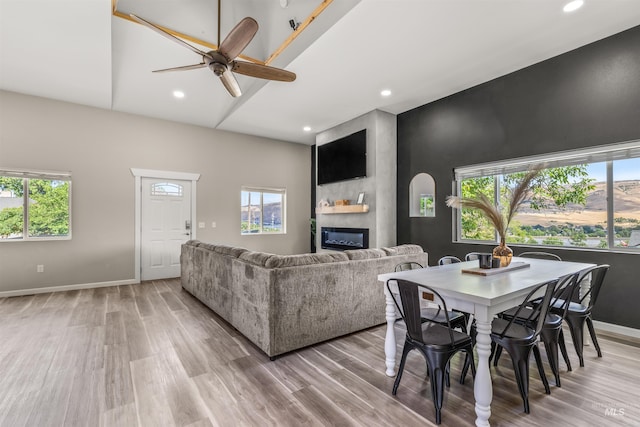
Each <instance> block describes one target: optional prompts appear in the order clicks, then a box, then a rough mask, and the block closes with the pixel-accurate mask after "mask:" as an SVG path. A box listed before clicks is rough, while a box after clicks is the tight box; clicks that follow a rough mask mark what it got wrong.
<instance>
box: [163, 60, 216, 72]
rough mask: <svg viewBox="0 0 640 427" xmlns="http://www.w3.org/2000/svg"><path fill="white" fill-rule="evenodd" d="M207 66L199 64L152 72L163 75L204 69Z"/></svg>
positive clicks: (202, 63)
mask: <svg viewBox="0 0 640 427" xmlns="http://www.w3.org/2000/svg"><path fill="white" fill-rule="evenodd" d="M206 66H207V64H205V63H204V62H201V63H200V64H193V65H183V66H182V67H173V68H163V69H162V70H153V72H154V73H164V72H166V71H186V70H195V69H198V68H203V67H206Z"/></svg>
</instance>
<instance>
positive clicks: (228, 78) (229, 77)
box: [220, 70, 242, 98]
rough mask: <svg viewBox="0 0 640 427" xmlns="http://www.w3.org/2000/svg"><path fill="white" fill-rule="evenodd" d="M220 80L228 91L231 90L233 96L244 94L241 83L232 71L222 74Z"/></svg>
mask: <svg viewBox="0 0 640 427" xmlns="http://www.w3.org/2000/svg"><path fill="white" fill-rule="evenodd" d="M220 80H221V81H222V84H223V85H224V87H225V88H226V89H227V91H229V93H230V94H231V96H233V97H234V98H237V97H238V96H240V95H242V91H241V90H240V85H239V84H238V81H237V80H236V78H235V77H234V76H233V73H232V72H231V71H229V70H227V71H225V72H224V73H222V74H220Z"/></svg>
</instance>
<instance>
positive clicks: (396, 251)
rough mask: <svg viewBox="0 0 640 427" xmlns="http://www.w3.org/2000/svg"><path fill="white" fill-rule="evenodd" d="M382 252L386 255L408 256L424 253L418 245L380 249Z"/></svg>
mask: <svg viewBox="0 0 640 427" xmlns="http://www.w3.org/2000/svg"><path fill="white" fill-rule="evenodd" d="M382 250H383V251H385V252H386V253H387V255H408V254H419V253H422V252H424V251H423V249H422V247H421V246H420V245H410V244H407V245H399V246H392V247H390V248H382Z"/></svg>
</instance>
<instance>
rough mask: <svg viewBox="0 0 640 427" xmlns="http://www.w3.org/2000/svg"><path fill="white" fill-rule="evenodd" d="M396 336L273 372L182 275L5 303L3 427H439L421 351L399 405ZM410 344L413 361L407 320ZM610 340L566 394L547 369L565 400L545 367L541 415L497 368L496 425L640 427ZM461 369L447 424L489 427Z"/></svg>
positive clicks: (298, 360)
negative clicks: (392, 345)
mask: <svg viewBox="0 0 640 427" xmlns="http://www.w3.org/2000/svg"><path fill="white" fill-rule="evenodd" d="M381 291H382V290H381ZM384 333H385V326H384V325H381V326H378V327H375V328H372V329H369V330H366V331H362V332H359V333H355V334H352V335H349V336H346V337H342V338H338V339H335V340H332V341H329V342H325V343H322V344H319V345H315V346H312V347H309V348H306V349H303V350H300V351H296V352H293V353H290V354H287V355H284V356H281V357H279V358H278V359H277V360H275V361H273V362H272V361H270V360H269V358H268V357H266V356H265V355H264V354H263V353H261V352H260V351H259V350H258V349H257V348H256V347H254V346H253V345H252V344H251V343H250V342H249V341H247V340H246V339H244V338H243V337H242V336H241V335H240V334H239V333H238V332H237V331H235V330H234V329H233V328H232V327H231V326H229V325H228V324H227V323H225V322H224V321H223V320H221V319H220V318H219V317H218V316H216V315H215V314H213V312H211V311H210V310H209V309H208V308H207V307H205V306H204V305H203V304H201V303H200V302H198V301H197V300H196V299H195V298H193V297H192V296H191V295H190V294H188V293H187V292H185V291H183V290H182V289H181V287H180V282H179V280H177V279H174V280H164V281H153V282H145V283H142V284H140V285H126V286H117V287H109V288H97V289H86V290H79V291H68V292H57V293H47V294H37V295H32V296H23V297H14V298H4V299H0V425H1V426H8V427H18V426H38V427H43V426H125V427H126V426H138V425H140V426H174V425H175V426H194V427H195V426H210V425H214V426H215V425H220V426H302V425H312V426H321V425H327V426H329V425H330V426H352V425H353V426H420V425H432V422H433V420H434V409H433V404H432V401H431V391H430V384H429V379H428V377H427V378H426V377H425V373H426V370H425V362H424V359H422V357H421V356H420V355H419V354H418V353H417V352H412V353H411V354H410V356H409V359H408V363H407V369H406V371H405V374H404V376H403V379H402V382H401V384H400V388H399V390H398V395H397V397H393V396H391V387H392V384H393V378H389V377H387V376H386V375H385V374H384ZM396 335H397V338H398V357H399V356H400V349H401V346H402V343H403V341H404V331H403V325H402V323H401V322H399V323H397V324H396ZM567 335H568V334H567ZM599 338H600V344H601V347H602V350H603V353H604V357H603V358H597V357H595V350H594V348H593V346H588V347H586V348H585V365H586V366H585V367H583V368H580V367H579V366H578V359H577V357H576V356H575V352H574V350H573V348H572V347H571V344H570V343H568V346H569V349H570V355H571V357H572V359H571V360H572V363H573V365H574V366H573V368H574V369H573V371H572V372H567V370H566V367H565V366H564V363H563V362H561V370H562V372H561V378H562V387H561V388H557V387H555V386H554V385H553V380H552V377H551V373H550V371H549V369H548V366H547V373H548V377H549V381H550V383H551V387H552V390H551V395H545V394H544V392H543V387H542V383H541V382H540V380H539V378H538V376H537V371H536V370H535V365H534V363H533V360H532V371H531V384H530V394H531V397H530V401H531V414H529V415H527V414H524V413H523V411H522V402H521V399H520V395H519V394H518V390H517V386H516V383H515V381H514V376H513V370H512V368H511V362H510V359H509V357H508V356H507V355H506V354H503V357H502V358H501V360H500V364H499V366H498V367H497V368H493V367H492V368H491V372H492V377H493V381H494V396H493V406H492V409H493V413H492V417H491V422H492V425H494V426H534V425H540V426H563V427H564V426H609V425H611V426H613V425H629V426H631V425H635V426H638V425H640V346H638V343H634V342H627V341H624V340H621V339H619V338H617V337H612V336H606V335H604V334H600V335H599ZM542 353H543V357H545V356H544V355H545V352H544V351H542ZM461 362H462V360H461V358H458V357H456V358H455V359H454V360H453V361H452V384H451V388H450V389H448V390H447V391H446V395H445V402H444V409H443V416H442V425H443V426H462V425H473V422H474V420H475V412H474V403H473V379H472V378H471V376H468V377H467V381H466V383H465V384H464V385H461V384H459V383H458V382H457V377H458V374H459V371H460V367H461ZM545 363H546V359H545Z"/></svg>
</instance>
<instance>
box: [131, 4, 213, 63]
mask: <svg viewBox="0 0 640 427" xmlns="http://www.w3.org/2000/svg"><path fill="white" fill-rule="evenodd" d="M129 16H131V19H133V20H134V21H136V22H138V23H140V24H142V25H144V26H145V27H148V28H151V29H152V30H153V31H155V32H156V33H158V34H160V35H161V36H164V37H166V38H168V39H169V40H172V41H174V42H176V43H178V44H180V45H182V46H184V47H186V48H187V49H189V50H191V51H192V52H194V53H197V54H198V55H201V56H206V57H208V58H209V57H210V55H209V54H208V53H207V52H204V51H202V50H200V49H198V48H196V47H194V46H191V45H190V44H189V43H187V42H185V41H184V40H182V39H179V38H178V37H176V36H174V35H173V34H169V33H168V32H166V31H165V30H163V29H162V28H160V27H159V26H157V25H156V24H153V23H151V22H149V21H147V20H145V19H142V18H140V17H139V16H136V15H134V14H133V13H132V14H130V15H129Z"/></svg>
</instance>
